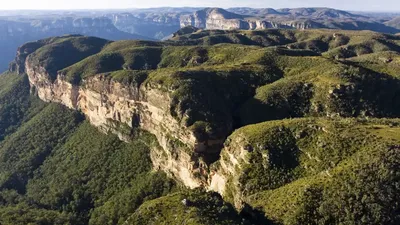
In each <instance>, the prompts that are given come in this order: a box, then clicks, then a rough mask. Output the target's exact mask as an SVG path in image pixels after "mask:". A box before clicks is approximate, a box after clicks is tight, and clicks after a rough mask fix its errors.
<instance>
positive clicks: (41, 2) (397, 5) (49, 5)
mask: <svg viewBox="0 0 400 225" xmlns="http://www.w3.org/2000/svg"><path fill="white" fill-rule="evenodd" d="M165 6H170V7H183V6H190V7H222V8H229V7H254V8H295V7H330V8H336V9H344V10H353V11H396V12H399V11H400V0H0V10H15V9H35V10H36V9H126V8H150V7H165Z"/></svg>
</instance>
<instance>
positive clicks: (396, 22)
mask: <svg viewBox="0 0 400 225" xmlns="http://www.w3.org/2000/svg"><path fill="white" fill-rule="evenodd" d="M385 24H386V25H387V26H390V27H394V28H396V29H400V16H399V17H396V18H394V19H391V20H389V21H386V22H385Z"/></svg>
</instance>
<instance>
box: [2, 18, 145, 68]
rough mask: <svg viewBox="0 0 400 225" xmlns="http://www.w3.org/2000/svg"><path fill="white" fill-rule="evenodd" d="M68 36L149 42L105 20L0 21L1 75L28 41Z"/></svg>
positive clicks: (48, 19)
mask: <svg viewBox="0 0 400 225" xmlns="http://www.w3.org/2000/svg"><path fill="white" fill-rule="evenodd" d="M65 34H82V35H88V36H97V37H101V38H105V39H110V40H124V39H147V40H149V39H150V38H147V37H144V36H141V35H137V34H131V33H127V32H124V31H121V30H119V29H117V28H116V27H115V26H114V25H113V23H112V21H111V20H110V19H108V18H106V17H98V18H89V17H83V18H72V17H61V18H53V19H52V18H42V19H24V20H0V49H1V52H2V55H1V57H0V71H4V70H6V69H7V65H8V63H9V62H10V61H11V60H12V59H13V58H14V53H15V49H17V48H18V46H20V45H22V44H24V43H26V42H29V41H34V40H38V39H42V38H46V37H52V36H60V35H65Z"/></svg>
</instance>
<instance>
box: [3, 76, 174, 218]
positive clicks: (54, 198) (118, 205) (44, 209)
mask: <svg viewBox="0 0 400 225" xmlns="http://www.w3.org/2000/svg"><path fill="white" fill-rule="evenodd" d="M0 90H1V91H0V101H1V103H2V104H1V105H0V106H1V108H2V111H1V112H2V114H0V116H2V117H3V116H7V115H12V116H13V117H12V118H14V119H13V120H9V121H8V122H9V123H7V120H2V126H3V127H4V128H5V129H4V130H5V131H2V132H3V133H2V134H3V135H4V136H5V138H4V140H1V141H0V170H1V172H0V223H1V224H28V223H32V224H88V223H90V224H121V223H123V222H124V221H125V220H126V218H127V217H128V215H129V214H130V213H132V212H133V211H134V210H135V209H136V208H137V207H139V206H140V204H141V203H142V202H143V201H145V200H148V199H153V198H157V197H159V196H162V195H165V194H167V193H169V192H170V191H171V190H172V189H173V188H174V186H175V184H174V182H172V181H171V180H170V179H168V178H166V176H165V175H164V174H162V173H158V172H151V161H150V157H149V151H148V146H147V145H146V144H145V143H148V144H152V143H154V140H153V137H152V136H150V135H148V134H140V135H139V133H138V135H139V136H138V137H137V139H136V140H137V141H134V142H132V143H130V144H127V143H124V142H121V141H120V140H119V139H118V137H116V136H114V135H106V134H103V133H100V132H99V131H98V130H97V129H96V128H94V127H92V126H91V125H89V124H88V123H87V122H83V123H82V119H83V117H82V116H81V115H79V114H78V113H76V112H73V111H70V110H67V109H66V108H65V107H63V106H61V105H57V104H46V103H43V102H41V101H40V100H38V99H37V98H36V97H34V96H29V85H28V84H27V78H26V76H23V75H16V74H5V75H1V76H0ZM9 109H12V111H11V112H10V110H9ZM14 112H21V113H20V114H18V113H14ZM7 113H8V114H7ZM89 220H90V222H89Z"/></svg>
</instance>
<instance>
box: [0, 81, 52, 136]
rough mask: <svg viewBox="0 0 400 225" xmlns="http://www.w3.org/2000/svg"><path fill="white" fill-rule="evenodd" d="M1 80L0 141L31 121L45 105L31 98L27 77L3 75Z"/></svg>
mask: <svg viewBox="0 0 400 225" xmlns="http://www.w3.org/2000/svg"><path fill="white" fill-rule="evenodd" d="M1 76H2V77H1V78H2V79H0V141H1V140H3V139H4V138H5V137H6V136H7V135H9V134H11V133H13V132H14V131H15V130H16V129H17V127H19V126H20V125H21V124H22V123H24V122H26V121H28V120H29V119H31V118H32V117H33V116H34V115H35V114H36V113H37V112H38V111H40V110H41V109H42V108H43V107H44V106H45V104H44V103H43V102H42V101H40V100H39V99H37V98H34V97H31V96H29V81H28V78H27V77H26V76H18V75H16V74H13V73H9V74H3V75H1Z"/></svg>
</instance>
